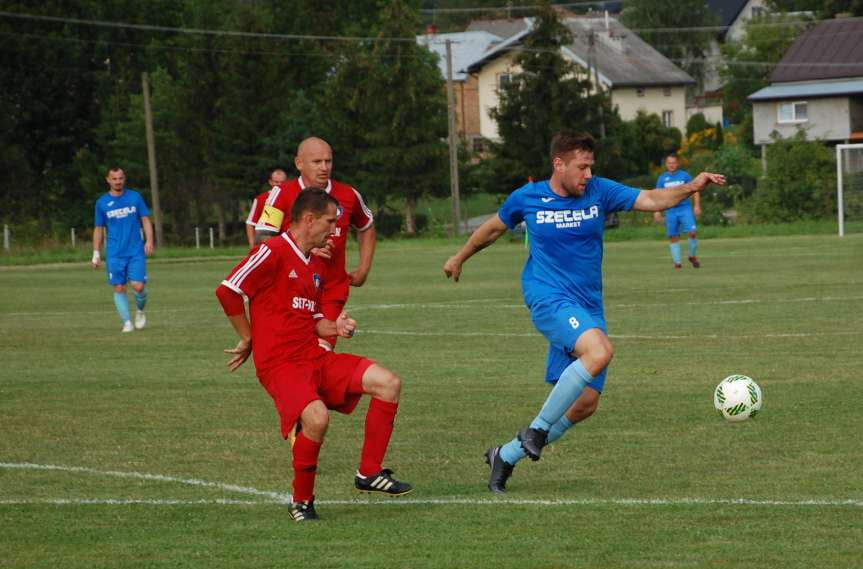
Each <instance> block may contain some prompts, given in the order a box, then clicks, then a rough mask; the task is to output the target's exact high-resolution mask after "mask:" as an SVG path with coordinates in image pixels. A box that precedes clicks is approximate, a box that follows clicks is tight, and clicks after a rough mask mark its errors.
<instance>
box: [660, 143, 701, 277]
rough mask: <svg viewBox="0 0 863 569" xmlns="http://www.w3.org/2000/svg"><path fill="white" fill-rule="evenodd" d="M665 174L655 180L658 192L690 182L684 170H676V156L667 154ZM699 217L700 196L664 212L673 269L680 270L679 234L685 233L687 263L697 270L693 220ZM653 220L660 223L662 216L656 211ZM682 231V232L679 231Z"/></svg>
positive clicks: (694, 196)
mask: <svg viewBox="0 0 863 569" xmlns="http://www.w3.org/2000/svg"><path fill="white" fill-rule="evenodd" d="M665 170H666V171H665V172H663V173H662V174H660V176H659V178H658V179H657V180H656V187H657V188H659V189H660V190H662V189H667V188H676V187H677V186H680V185H682V184H688V183H689V182H691V181H692V176H690V175H689V174H688V173H687V172H686V170H678V163H677V155H676V154H669V155H668V157H666V159H665ZM700 216H701V196H699V195H698V194H692V200H691V203H690V199H689V198H687V199H685V200H683V201H682V202H680V203H679V204H677V205H676V206H674V207H672V208H669V209H667V210H666V211H665V233H666V235H668V238H669V239H671V243H670V244H669V249H670V250H671V261H672V262H673V263H674V268H675V269H679V268H680V266H681V265H680V233H681V232H682V231H683V232H686V234H687V235H688V236H689V251H688V252H689V262H690V263H692V267H693V268H695V269H697V268H698V267H700V266H701V263H700V262H699V261H698V256H697V251H696V250H697V248H698V239H696V238H695V229H696V227H695V218H696V217H700ZM653 219H654V220H655V221H656V222H657V223H660V222H662V214H661V213H659V212H658V211H657V212H656V213H654V214H653ZM681 230H682V231H681Z"/></svg>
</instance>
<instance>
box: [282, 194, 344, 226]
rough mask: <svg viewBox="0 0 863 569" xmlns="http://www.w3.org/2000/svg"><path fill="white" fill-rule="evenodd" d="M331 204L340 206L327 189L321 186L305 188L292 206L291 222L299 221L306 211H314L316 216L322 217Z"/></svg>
mask: <svg viewBox="0 0 863 569" xmlns="http://www.w3.org/2000/svg"><path fill="white" fill-rule="evenodd" d="M330 204H333V205H334V206H336V207H338V206H339V202H338V201H336V198H334V197H333V196H331V195H330V194H328V193H327V192H326V191H324V190H321V189H319V188H309V189H308V190H303V191H301V192H300V195H298V196H297V199H295V200H294V205H292V206H291V223H296V222H297V221H299V220H300V219H301V218H302V217H303V214H304V213H306V212H312V213H313V214H314V215H315V217H320V216H322V215H324V213H326V211H327V208H328V207H329V206H330Z"/></svg>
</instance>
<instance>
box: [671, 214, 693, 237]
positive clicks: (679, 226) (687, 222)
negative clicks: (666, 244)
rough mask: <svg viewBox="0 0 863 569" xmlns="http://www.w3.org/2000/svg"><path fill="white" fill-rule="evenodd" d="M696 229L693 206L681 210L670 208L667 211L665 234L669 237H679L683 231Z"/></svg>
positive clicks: (688, 231)
mask: <svg viewBox="0 0 863 569" xmlns="http://www.w3.org/2000/svg"><path fill="white" fill-rule="evenodd" d="M692 231H695V214H693V213H692V208H691V207H687V208H684V209H681V210H679V211H678V210H673V209H669V210H668V211H666V212H665V234H666V235H667V236H668V237H677V236H678V235H680V234H681V233H690V232H692Z"/></svg>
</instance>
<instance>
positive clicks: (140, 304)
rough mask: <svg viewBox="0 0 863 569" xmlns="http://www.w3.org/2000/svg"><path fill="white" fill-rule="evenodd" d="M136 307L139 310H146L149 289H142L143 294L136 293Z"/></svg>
mask: <svg viewBox="0 0 863 569" xmlns="http://www.w3.org/2000/svg"><path fill="white" fill-rule="evenodd" d="M135 306H136V307H137V308H138V310H144V307H145V306H147V288H146V287H144V288H142V289H141V292H135Z"/></svg>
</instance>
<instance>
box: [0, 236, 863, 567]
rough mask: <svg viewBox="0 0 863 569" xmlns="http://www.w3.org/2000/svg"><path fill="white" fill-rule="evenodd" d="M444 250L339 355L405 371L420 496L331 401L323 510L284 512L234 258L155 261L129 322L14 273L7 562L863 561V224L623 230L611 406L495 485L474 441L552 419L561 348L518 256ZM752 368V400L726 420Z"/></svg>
mask: <svg viewBox="0 0 863 569" xmlns="http://www.w3.org/2000/svg"><path fill="white" fill-rule="evenodd" d="M455 248H456V242H455V241H447V240H438V241H408V242H387V243H382V244H381V246H380V247H379V250H378V254H377V257H376V260H375V267H374V270H373V273H372V277H371V279H370V281H369V283H368V284H367V286H366V287H364V288H361V289H354V291H353V292H352V297H351V302H350V306H351V307H352V314H353V316H355V317H356V318H357V320H358V321H359V324H360V332H359V333H358V334H357V337H356V338H354V339H353V340H351V341H350V342H344V341H343V343H342V344H340V348H341V349H345V350H349V351H352V352H356V353H362V354H366V355H368V356H370V357H373V358H375V359H377V360H379V361H380V362H381V363H383V364H384V365H386V366H388V367H390V368H392V369H394V370H396V371H397V372H398V373H399V374H400V375H401V376H402V377H403V378H404V380H405V388H404V393H403V402H402V406H401V410H400V413H399V418H398V420H397V423H396V431H395V435H394V438H393V442H392V445H391V447H390V453H389V456H388V460H387V463H386V464H387V466H390V467H392V468H393V469H394V470H395V471H396V475H397V476H398V477H400V478H403V479H405V480H408V481H410V482H412V483H413V484H414V485H415V487H416V490H415V492H414V493H413V494H412V495H411V496H409V497H406V498H402V499H396V500H386V499H382V498H376V497H373V498H363V497H358V496H357V495H356V494H355V493H354V491H353V490H352V480H353V472H354V470H355V468H356V464H357V462H358V458H359V446H360V442H361V436H362V417H363V415H364V412H365V404H361V407H360V409H359V410H358V411H357V413H356V414H355V415H354V416H351V417H344V416H336V417H335V418H334V419H333V424H332V425H331V428H330V432H329V435H328V440H327V443H326V445H325V446H324V449H323V452H322V454H321V461H320V468H321V473H320V476H319V478H318V511H319V513H320V514H321V516H322V518H323V520H322V522H321V523H319V524H317V525H311V526H310V525H299V524H294V523H293V522H291V521H290V520H289V518H288V516H287V513H286V511H285V506H284V504H283V503H281V501H282V500H284V499H285V495H286V494H287V493H288V492H289V491H290V484H289V482H290V469H289V467H290V461H289V448H288V445H287V444H286V443H284V442H283V441H281V440H280V437H279V435H278V425H277V419H276V413H275V410H274V409H273V407H272V404H271V402H270V400H269V398H268V396H267V395H266V393H265V392H264V391H263V389H261V388H260V387H259V385H258V384H257V381H256V379H255V376H254V370H253V368H252V366H251V365H250V364H247V366H246V367H245V368H244V369H241V370H240V371H238V372H237V373H235V374H233V375H231V374H228V373H227V372H226V371H225V369H224V362H225V360H226V357H225V355H224V354H222V352H221V350H222V349H223V348H225V347H229V346H232V345H233V344H234V342H235V339H234V336H233V332H232V330H231V329H230V326H229V325H228V323H227V321H226V320H225V318H224V316H223V314H222V313H221V311H220V309H219V307H218V304H217V302H216V299H215V297H214V295H213V290H214V289H215V287H216V285H217V284H218V283H219V281H220V280H221V279H222V278H223V276H224V275H225V274H226V273H227V272H228V271H229V269H230V268H231V267H232V266H233V264H234V262H235V261H236V259H231V258H209V259H200V260H190V259H168V260H157V261H155V262H152V263H151V264H150V279H151V288H150V306H149V308H148V314H149V318H150V325H149V327H148V328H147V329H146V330H144V331H142V332H136V333H133V334H130V335H123V336H121V334H120V333H119V330H120V322H119V319H118V318H117V316H116V314H115V312H114V309H113V304H112V302H111V296H110V289H109V287H108V286H106V285H105V284H104V274H103V273H102V272H101V271H99V272H95V271H93V270H92V269H88V268H87V267H86V266H85V265H83V264H75V265H66V266H43V267H40V266H34V267H11V268H0V290H2V295H0V360H2V366H0V567H4V568H25V567H27V568H29V567H62V568H72V567H82V568H83V567H86V568H93V567H123V568H125V567H201V568H208V569H210V568H215V567H226V568H234V567H315V568H331V567H332V568H335V567H351V568H354V567H368V568H379V567H388V568H389V567H392V568H402V567H404V568H422V567H467V568H472V567H491V568H500V567H513V568H516V567H517V568H535V567H536V568H549V569H550V568H560V567H590V568H618V567H625V568H630V567H631V568H669V567H674V568H717V569H718V568H728V567H758V568H783V569H787V568H849V569H851V568H859V567H861V565H863V522H861V520H863V444H861V427H863V422H861V413H860V401H861V400H863V378H861V370H863V348H861V344H860V336H861V335H863V234H856V235H851V236H848V237H845V238H844V239H839V238H837V237H834V236H824V235H822V236H793V237H762V238H739V239H711V240H705V241H702V243H701V250H700V257H701V258H702V259H703V268H702V269H700V270H698V271H695V270H692V269H690V268H688V267H685V268H684V269H683V270H681V271H674V270H672V269H671V268H670V261H669V259H668V253H667V247H666V246H665V244H664V243H662V242H657V241H635V242H618V243H609V244H608V245H607V247H606V261H605V299H606V313H607V314H606V315H607V320H608V323H609V327H610V332H611V337H612V341H613V342H614V344H615V349H616V356H615V361H614V362H613V363H612V366H611V370H610V374H609V378H608V381H607V383H606V391H605V394H604V395H603V398H602V402H601V405H600V408H599V411H598V412H597V414H596V415H595V416H594V417H592V418H591V419H590V420H588V421H586V422H585V423H583V424H580V425H577V426H576V427H575V428H574V429H572V430H571V431H570V432H569V433H568V434H567V435H566V437H564V438H563V439H561V440H560V441H558V442H557V443H555V444H554V445H552V446H550V447H548V448H547V449H546V452H545V453H544V454H543V459H542V460H541V461H540V462H538V463H528V462H524V463H521V464H519V465H518V467H517V468H516V470H515V474H514V476H513V478H512V480H511V482H510V485H509V487H510V492H509V493H508V494H507V495H505V496H503V497H500V496H493V495H491V494H490V493H489V492H488V491H487V489H486V487H485V483H486V478H487V468H486V466H485V465H484V464H483V463H482V459H481V455H482V452H483V450H484V449H485V448H486V447H488V446H491V445H492V444H494V443H500V442H503V441H505V440H508V439H509V438H510V437H511V436H512V435H513V434H514V433H515V431H516V430H517V429H518V428H519V427H521V426H523V425H524V424H526V423H527V422H528V421H529V420H530V419H531V418H532V417H533V415H534V414H535V412H536V411H537V410H538V408H539V405H540V404H541V402H542V400H543V398H544V396H545V393H546V387H545V386H544V384H543V383H542V381H541V380H540V377H541V374H542V372H543V363H544V354H545V346H544V342H543V340H542V338H541V337H539V336H538V335H537V334H536V333H535V332H534V330H533V328H532V326H531V323H530V320H529V317H528V314H527V311H526V309H525V308H524V307H523V306H522V304H521V296H520V289H519V283H518V276H519V272H520V268H521V265H522V263H523V261H524V258H525V250H524V248H523V247H522V246H520V245H519V244H517V243H511V242H504V241H503V240H502V241H501V242H500V243H498V244H496V245H495V246H493V247H491V248H490V249H488V250H485V251H483V252H482V253H480V254H479V255H478V256H476V257H475V258H474V259H472V260H471V261H470V262H469V263H468V265H467V266H466V270H465V274H464V275H463V279H462V282H460V283H458V284H453V283H451V282H448V281H446V280H445V279H444V278H443V276H442V273H441V270H440V267H441V265H442V263H443V261H444V260H445V259H446V258H447V256H448V255H449V254H451V253H452V252H453V251H454V250H455ZM732 373H745V374H747V375H751V376H752V377H754V378H755V379H756V380H757V381H758V382H759V384H760V385H761V387H762V389H763V391H764V397H765V403H764V408H763V410H762V413H761V414H760V415H759V417H758V418H757V419H755V420H752V421H748V422H746V423H743V424H737V425H734V424H729V423H726V422H724V421H723V420H721V419H720V418H719V417H718V416H717V415H716V414H715V412H714V411H713V408H712V401H711V396H712V391H713V388H714V386H715V385H716V383H718V382H719V380H721V379H722V378H723V377H725V376H727V375H729V374H732Z"/></svg>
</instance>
